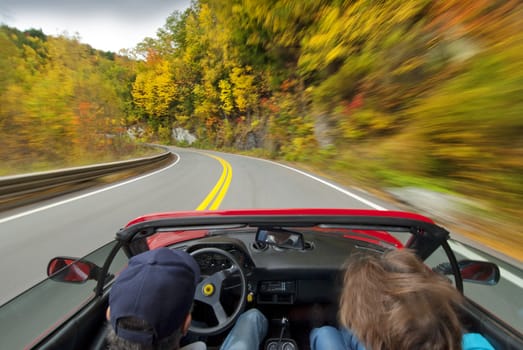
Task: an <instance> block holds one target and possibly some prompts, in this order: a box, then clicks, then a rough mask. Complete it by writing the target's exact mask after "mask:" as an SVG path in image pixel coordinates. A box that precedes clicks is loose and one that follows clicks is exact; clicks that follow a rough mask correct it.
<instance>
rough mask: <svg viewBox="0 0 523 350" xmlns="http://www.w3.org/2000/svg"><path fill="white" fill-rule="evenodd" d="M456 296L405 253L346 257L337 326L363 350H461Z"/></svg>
mask: <svg viewBox="0 0 523 350" xmlns="http://www.w3.org/2000/svg"><path fill="white" fill-rule="evenodd" d="M462 302H463V299H462V296H461V294H460V293H459V292H458V291H457V290H456V289H455V288H454V287H453V286H452V284H451V283H449V281H448V280H447V279H446V278H445V277H443V276H441V275H438V274H436V273H434V272H432V271H431V270H429V269H428V268H427V267H426V266H425V265H424V264H423V262H422V261H421V260H419V259H418V257H417V256H416V255H415V254H414V253H413V252H412V251H410V250H408V249H401V250H391V251H389V252H387V253H385V254H383V255H382V256H375V255H368V254H367V255H358V256H354V257H352V258H350V259H349V261H348V263H347V270H346V272H345V277H344V287H343V291H342V294H341V298H340V311H339V314H338V316H339V319H340V323H341V324H342V325H343V326H345V327H347V328H349V329H351V330H352V331H353V332H354V334H355V335H356V336H357V337H358V338H359V339H360V341H362V342H363V344H364V345H365V346H366V348H367V349H369V350H370V349H371V350H384V349H391V350H392V349H405V350H407V349H421V350H422V349H450V350H456V349H457V350H459V349H461V336H462V332H461V323H460V320H459V317H458V314H457V311H456V310H457V307H458V306H459V305H461V304H462Z"/></svg>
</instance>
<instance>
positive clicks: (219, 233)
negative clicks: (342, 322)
mask: <svg viewBox="0 0 523 350" xmlns="http://www.w3.org/2000/svg"><path fill="white" fill-rule="evenodd" d="M167 226H169V225H167ZM360 226H361V225H360ZM360 226H358V227H348V226H343V225H339V226H336V225H316V224H315V225H303V226H299V225H293V226H283V225H268V224H267V223H261V224H256V225H252V224H251V225H247V224H242V225H236V224H234V223H233V224H231V223H227V224H226V225H225V224H220V225H215V226H212V227H208V226H206V227H203V226H199V227H183V228H176V229H174V228H172V227H162V228H161V229H159V228H158V227H154V228H150V227H147V228H146V229H145V230H144V228H143V227H145V225H144V226H143V227H142V228H138V229H135V230H134V232H133V233H132V235H131V234H129V233H128V232H125V230H124V231H123V232H120V233H119V240H120V242H124V243H122V244H121V246H120V247H118V249H123V250H124V251H126V254H127V255H128V256H132V255H134V254H137V253H139V252H140V251H143V250H145V249H154V248H155V246H154V245H155V244H157V245H158V244H161V245H165V246H168V247H169V248H171V249H181V250H184V251H187V252H188V253H190V254H192V255H193V257H194V258H195V260H196V261H197V263H198V265H199V266H200V269H201V274H202V279H203V281H202V283H201V284H200V285H199V286H198V287H197V292H196V295H195V302H194V307H193V311H192V316H193V324H192V325H191V328H190V333H189V335H188V336H187V338H186V339H184V343H182V345H183V344H185V343H188V342H193V341H196V340H202V341H204V342H205V343H206V344H207V348H208V349H218V348H219V346H220V345H221V343H222V342H223V340H224V338H225V337H226V335H227V334H228V330H229V329H230V328H231V327H232V325H233V324H234V321H235V319H236V318H237V317H238V316H239V315H240V314H241V312H243V311H244V310H246V309H250V308H257V309H258V310H260V311H261V312H262V313H263V314H264V315H265V316H266V317H267V319H268V320H269V331H268V334H267V336H266V338H265V340H264V342H263V343H262V344H261V346H260V349H263V350H273V349H286V350H294V349H309V334H310V331H311V329H312V328H314V327H318V326H321V325H326V324H327V325H332V326H337V325H338V323H337V310H338V308H337V305H338V298H339V293H340V290H341V287H342V276H343V271H344V263H345V261H346V259H347V257H348V256H350V255H352V254H382V253H383V252H384V251H386V250H387V249H393V248H394V247H393V245H394V241H391V240H387V239H383V240H381V239H378V238H376V237H378V236H377V235H376V234H369V235H366V231H365V230H361V228H362V227H360ZM363 228H364V229H368V228H365V227H363ZM373 229H375V227H373ZM409 230H410V231H411V233H412V232H413V231H412V230H411V229H409ZM187 232H189V234H187ZM373 232H374V231H373ZM380 232H381V231H380ZM195 233H196V234H195ZM126 235H131V236H133V238H129V237H128V236H126ZM140 235H141V237H140V238H136V237H139V236H140ZM159 235H161V236H162V237H163V240H161V241H160V243H158V242H159V241H158V240H157V239H155V238H158V236H159ZM180 236H181V237H184V238H183V239H180ZM413 236H415V234H414V235H413ZM166 237H171V238H172V239H165V238H166ZM187 237H191V239H187ZM369 237H374V238H373V239H374V240H371V239H369ZM125 242H126V243H125ZM412 242H413V240H412V238H411V239H410V241H409V243H407V246H408V245H409V244H410V245H411V246H415V244H414V243H412ZM417 244H419V242H418V243H417ZM438 244H441V242H439V243H438ZM420 251H423V249H421V250H420ZM428 251H430V249H425V253H427V252H428ZM450 264H452V261H451V262H450ZM69 266H70V265H69ZM67 268H68V267H66V268H65V270H67ZM98 268H101V269H104V268H106V266H104V267H98ZM65 270H64V269H62V270H60V271H62V272H61V276H62V277H57V278H63V276H65V275H64V272H63V271H65ZM96 273H97V274H99V273H100V271H97V272H96ZM59 275H60V274H56V273H55V274H54V276H55V277H56V276H59ZM102 275H104V272H102ZM213 276H214V277H213ZM216 276H219V277H216ZM211 277H213V278H214V280H213V281H214V282H213V283H214V284H215V285H216V286H218V287H219V289H220V292H219V293H218V294H219V296H218V299H216V298H214V299H213V300H211V301H210V300H208V299H206V296H205V295H204V294H202V292H201V290H204V287H205V283H209V281H210V280H209V278H211ZM216 278H218V279H216ZM460 278H461V277H460ZM497 278H498V279H499V276H498V277H497ZM106 279H107V280H109V282H106V283H105V286H104V287H103V288H102V289H101V290H100V295H99V297H97V298H95V299H93V300H92V301H91V302H90V303H89V304H88V305H86V306H85V307H84V308H82V309H81V310H80V311H79V312H78V313H77V314H75V315H73V316H72V317H71V318H70V319H69V320H68V321H67V322H64V323H63V324H62V325H61V326H59V327H57V328H56V329H55V330H54V331H52V332H51V333H50V334H48V335H47V336H46V337H45V338H43V339H41V340H40V342H39V343H37V344H35V348H39V349H80V348H87V349H96V350H98V349H104V348H105V347H106V345H107V344H106V336H107V333H108V330H109V328H108V327H109V326H108V323H107V321H106V320H105V310H106V308H107V305H108V294H109V291H110V284H111V283H112V281H113V280H114V276H106ZM198 290H200V292H198ZM215 303H220V305H221V306H222V307H223V309H224V310H225V313H226V315H219V314H216V312H215V311H214V308H213V307H214V306H215ZM462 318H463V324H464V326H465V329H466V331H469V332H478V333H481V334H482V335H483V336H485V337H486V338H487V340H489V342H490V343H491V344H492V345H493V346H494V347H495V348H496V349H510V350H512V349H514V350H515V349H520V345H521V344H523V339H522V336H521V334H520V333H519V332H518V331H516V330H514V329H512V328H510V326H507V325H506V324H505V323H503V322H502V321H501V320H499V319H497V318H496V317H495V316H493V315H492V314H490V313H489V312H488V311H487V310H485V309H483V308H482V307H481V306H480V305H477V304H476V303H474V302H472V301H467V303H466V305H465V307H464V309H463V310H462Z"/></svg>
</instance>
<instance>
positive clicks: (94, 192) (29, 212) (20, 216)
mask: <svg viewBox="0 0 523 350" xmlns="http://www.w3.org/2000/svg"><path fill="white" fill-rule="evenodd" d="M173 154H175V155H176V156H177V159H176V161H175V162H174V163H172V164H170V165H169V166H167V167H165V168H162V169H159V170H156V171H154V172H152V173H148V174H145V175H142V176H140V177H136V178H132V179H130V180H127V181H124V182H120V183H117V184H115V185H111V186H109V187H104V188H101V189H99V190H96V191H93V192H89V193H85V194H82V195H80V196H76V197H73V198H69V199H65V200H63V201H59V202H56V203H52V204H49V205H45V206H43V207H39V208H36V209H33V210H28V211H25V212H22V213H19V214H16V215H12V216H8V217H6V218H3V219H0V224H3V223H5V222H8V221H12V220H16V219H19V218H22V217H24V216H28V215H31V214H34V213H38V212H41V211H44V210H47V209H51V208H54V207H58V206H60V205H63V204H67V203H71V202H74V201H76V200H79V199H83V198H87V197H90V196H94V195H95V194H98V193H102V192H105V191H109V190H112V189H115V188H117V187H121V186H124V185H127V184H130V183H133V182H135V181H139V180H142V179H145V178H146V177H149V176H153V175H156V174H158V173H160V172H162V171H165V170H167V169H169V168H171V167H173V166H175V165H176V164H178V162H179V161H180V155H179V154H177V153H174V152H173Z"/></svg>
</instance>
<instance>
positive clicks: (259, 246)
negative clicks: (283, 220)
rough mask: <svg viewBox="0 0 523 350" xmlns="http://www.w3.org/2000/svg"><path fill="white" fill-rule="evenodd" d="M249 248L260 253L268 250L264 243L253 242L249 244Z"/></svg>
mask: <svg viewBox="0 0 523 350" xmlns="http://www.w3.org/2000/svg"><path fill="white" fill-rule="evenodd" d="M251 247H252V249H253V250H257V251H259V252H262V251H264V250H266V249H267V248H268V245H267V243H264V242H254V243H252V244H251Z"/></svg>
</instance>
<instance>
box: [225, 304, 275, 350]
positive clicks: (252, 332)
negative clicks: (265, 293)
mask: <svg viewBox="0 0 523 350" xmlns="http://www.w3.org/2000/svg"><path fill="white" fill-rule="evenodd" d="M268 328H269V322H268V321H267V318H266V317H265V316H264V315H263V314H262V313H261V312H260V311H258V310H257V309H250V310H248V311H245V312H244V313H243V314H242V315H241V316H240V317H238V319H237V320H236V324H235V325H234V327H232V329H231V331H230V332H229V334H228V335H227V338H225V341H224V342H223V344H222V346H221V347H220V350H251V349H252V350H257V349H258V348H259V347H260V344H261V342H262V341H263V338H265V336H266V335H267V330H268Z"/></svg>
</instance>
